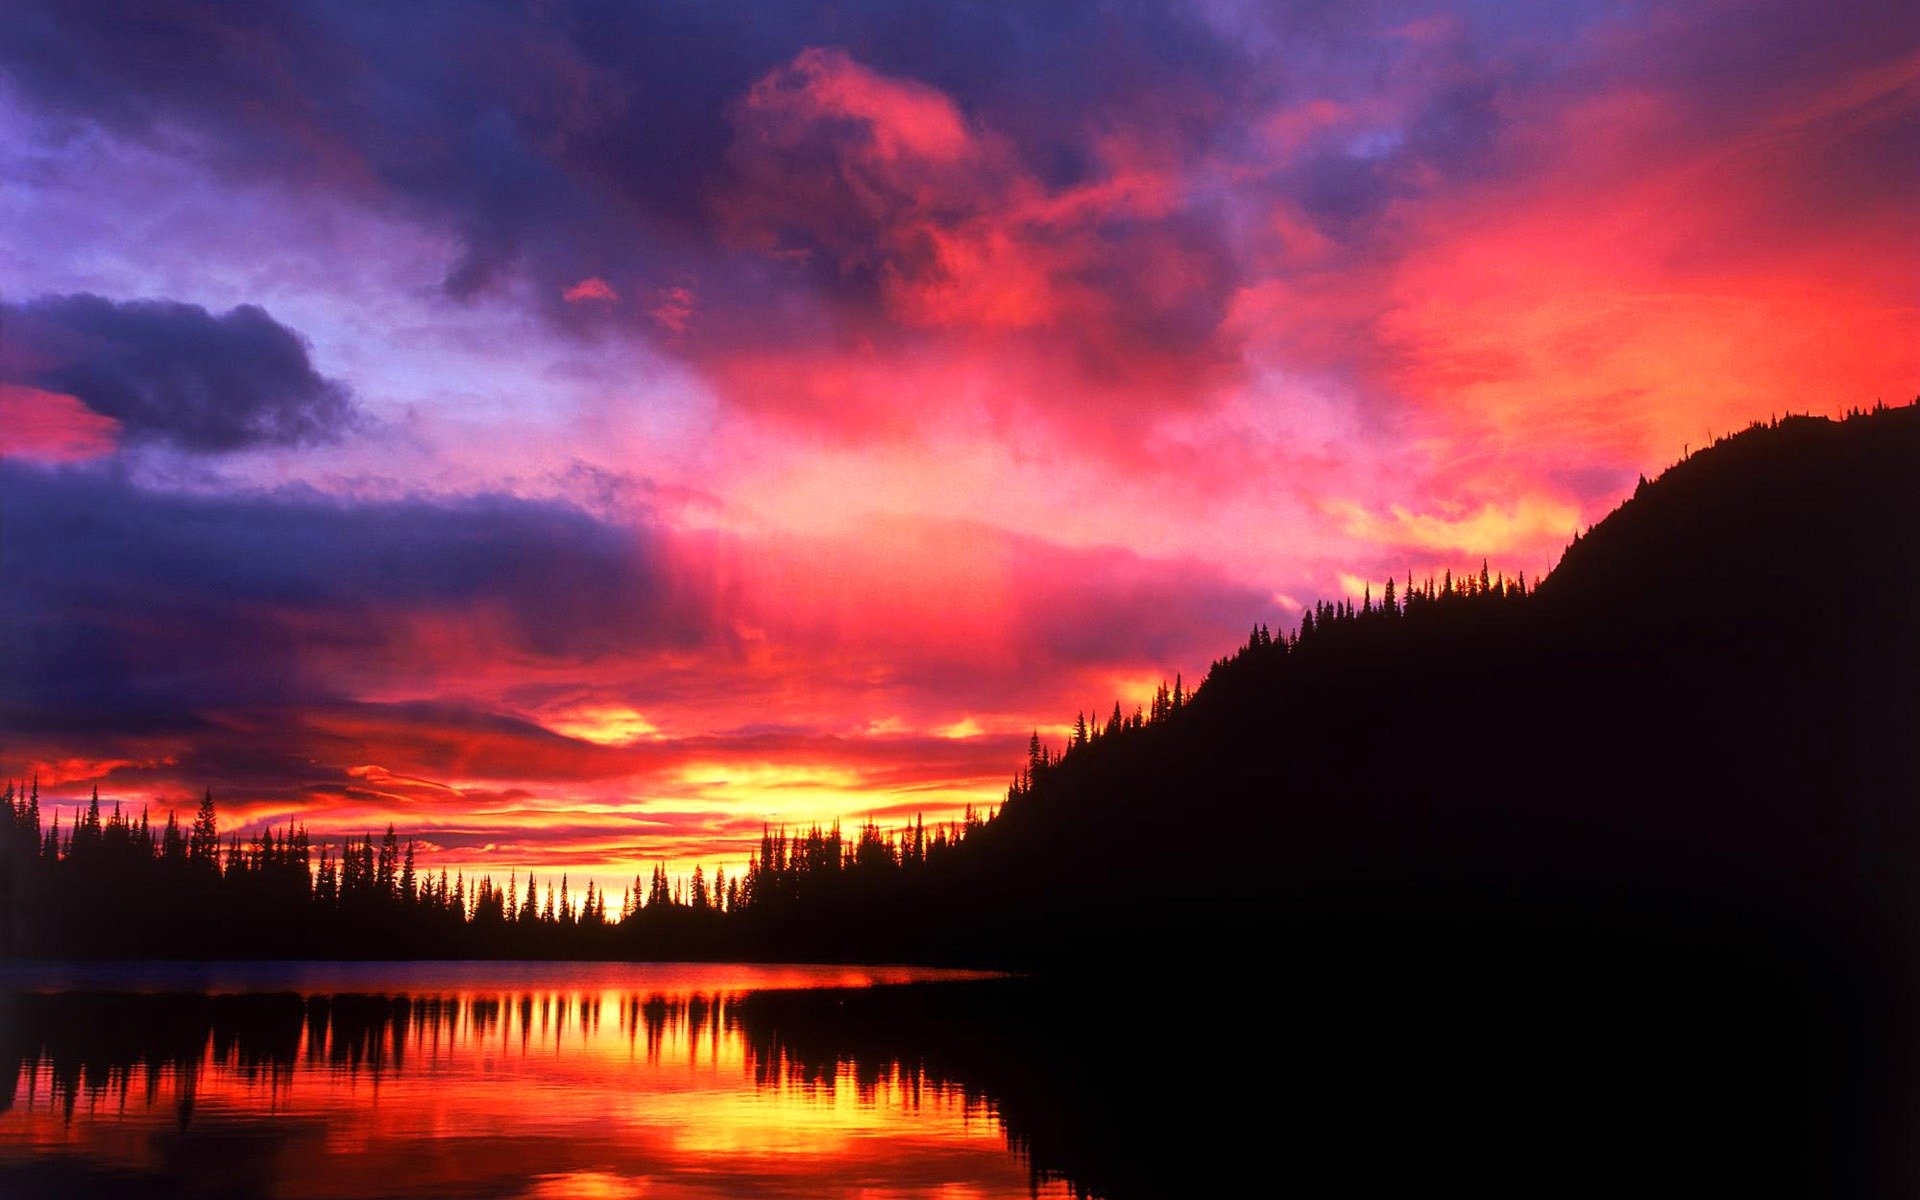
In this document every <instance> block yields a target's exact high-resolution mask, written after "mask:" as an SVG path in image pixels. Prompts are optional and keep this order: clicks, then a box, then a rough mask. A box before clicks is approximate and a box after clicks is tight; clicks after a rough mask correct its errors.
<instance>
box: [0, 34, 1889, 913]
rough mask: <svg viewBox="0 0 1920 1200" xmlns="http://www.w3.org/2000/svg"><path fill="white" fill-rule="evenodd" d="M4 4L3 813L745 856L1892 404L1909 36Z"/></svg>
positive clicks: (585, 855)
mask: <svg viewBox="0 0 1920 1200" xmlns="http://www.w3.org/2000/svg"><path fill="white" fill-rule="evenodd" d="M7 8H8V13H7V16H6V19H5V20H4V22H0V230H3V231H4V233H0V774H4V775H5V776H8V777H13V778H25V777H28V776H33V775H37V776H38V778H39V781H40V786H41V789H42V793H43V797H44V800H43V803H47V804H52V803H56V802H57V803H61V804H72V803H74V802H76V801H78V800H82V799H84V797H85V796H87V795H88V794H89V793H90V792H91V791H92V789H93V788H95V787H96V786H97V787H98V788H99V789H100V793H101V795H102V797H103V798H104V799H107V800H120V801H122V802H126V803H131V804H133V805H135V806H140V805H147V806H150V809H151V811H152V813H153V815H154V816H155V817H156V818H157V817H158V816H159V815H160V814H161V813H163V812H164V811H165V810H166V809H168V808H169V807H176V808H180V809H182V810H183V815H185V814H186V813H187V812H190V810H191V809H192V807H193V805H194V804H195V803H196V802H197V799H198V797H199V795H200V794H201V793H202V791H203V790H204V789H207V788H211V789H212V790H213V792H214V795H215V798H216V800H217V802H218V803H219V805H220V807H221V811H222V814H223V818H224V825H225V828H227V829H229V830H238V831H241V832H251V831H254V830H257V829H258V828H260V826H261V825H262V824H263V823H272V824H273V825H275V826H284V824H285V823H286V822H288V821H289V820H292V821H299V822H303V823H305V824H306V825H307V826H308V828H309V830H310V831H311V832H312V834H313V835H314V836H315V837H321V838H338V837H340V836H343V835H356V836H357V835H359V834H360V833H362V832H365V831H368V830H372V831H374V832H376V833H378V832H379V831H380V830H382V829H384V828H385V827H386V825H388V824H389V823H392V824H394V825H397V826H398V827H399V828H400V830H401V831H402V832H403V833H408V834H412V835H415V836H417V837H418V839H419V841H420V845H421V850H422V855H423V860H424V861H426V862H428V863H430V864H431V865H433V866H436V867H437V866H446V867H449V868H450V869H454V870H460V871H465V872H467V873H468V874H472V873H475V872H490V873H492V874H493V875H494V876H495V878H499V877H501V876H503V875H504V874H506V873H507V872H508V871H510V870H517V871H521V872H524V871H526V870H528V869H535V870H538V871H539V872H541V874H542V875H543V876H545V875H546V874H548V873H549V872H560V871H568V872H571V873H572V875H573V876H574V877H575V878H576V879H577V878H578V877H580V876H590V877H594V878H597V879H599V880H600V881H601V882H602V883H603V884H606V883H609V882H611V883H614V884H615V885H616V886H617V885H618V884H620V883H622V882H624V881H625V880H626V879H627V878H630V877H631V876H632V875H634V874H636V873H640V872H643V871H645V870H648V869H650V864H651V863H652V862H654V861H656V860H662V859H664V860H666V861H668V862H669V864H670V865H672V866H673V867H674V868H675V869H676V870H684V869H690V867H691V865H692V864H693V863H694V862H696V861H699V862H704V863H706V864H708V866H709V869H711V866H712V864H714V863H716V862H718V863H725V864H727V866H728V868H729V870H730V872H731V870H733V869H737V867H738V866H739V865H740V864H742V863H743V862H744V860H745V858H746V856H747V853H748V851H749V849H750V847H751V845H752V843H754V842H755V841H756V840H757V838H758V836H759V833H760V830H761V828H762V825H763V823H765V822H769V821H771V822H775V823H780V822H785V823H788V824H801V825H804V824H808V823H812V822H814V821H822V822H824V821H829V820H832V819H834V818H836V817H838V818H841V819H843V820H844V821H846V822H847V823H849V824H854V823H858V822H860V821H864V820H866V819H869V818H872V819H876V820H878V821H880V822H882V823H883V824H885V823H898V822H902V821H908V820H911V819H912V817H913V816H914V815H915V814H925V816H926V819H927V820H928V821H934V820H939V819H947V818H950V817H952V816H954V815H956V814H957V813H958V812H960V811H961V810H963V809H964V808H965V806H966V805H968V804H975V805H981V806H986V805H990V804H992V803H994V802H996V801H997V799H998V798H999V797H1000V796H1001V795H1002V794H1003V793H1004V790H1005V787H1006V785H1007V783H1008V781H1009V780H1010V779H1011V777H1012V776H1013V774H1014V772H1015V771H1016V770H1017V769H1018V767H1019V765H1020V763H1021V761H1022V759H1023V758H1024V755H1025V747H1026V743H1027V739H1028V736H1029V734H1030V733H1031V732H1032V731H1034V730H1036V729H1038V730H1039V731H1040V732H1041V733H1042V736H1043V737H1046V738H1049V739H1051V740H1054V741H1056V742H1057V741H1058V740H1059V739H1060V738H1061V737H1062V735H1063V732H1064V730H1065V729H1066V728H1067V727H1068V726H1070V725H1071V724H1072V721H1073V718H1074V715H1075V713H1076V712H1077V711H1080V710H1083V709H1084V710H1098V711H1101V712H1103V713H1104V712H1107V711H1109V710H1110V709H1111V706H1112V705H1113V704H1114V703H1115V701H1116V700H1118V701H1119V702H1120V703H1122V704H1123V705H1124V706H1125V707H1126V708H1127V709H1128V710H1129V711H1131V709H1132V708H1133V706H1134V705H1135V704H1137V703H1140V702H1143V701H1145V700H1146V699H1147V698H1148V697H1149V696H1150V694H1151V692H1152V690H1153V689H1154V687H1155V686H1156V685H1158V684H1159V683H1160V682H1161V681H1162V680H1171V679H1173V678H1174V677H1175V675H1176V674H1179V675H1181V676H1182V677H1183V678H1184V679H1185V681H1186V682H1187V683H1188V684H1189V685H1190V684H1191V683H1192V682H1193V681H1194V680H1196V679H1197V678H1198V677H1200V676H1201V675H1203V674H1204V672H1205V670H1206V667H1207V665H1208V663H1209V662H1210V661H1211V660H1212V659H1214V658H1216V657H1219V656H1220V655H1222V654H1224V653H1227V652H1228V651H1230V650H1231V649H1232V648H1233V647H1234V646H1235V645H1236V644H1237V643H1238V642H1240V641H1242V640H1244V638H1245V636H1246V632H1247V630H1248V629H1249V628H1250V627H1251V626H1252V625H1253V624H1255V623H1256V622H1263V623H1266V624H1268V625H1270V626H1272V627H1273V628H1275V629H1280V628H1287V627H1291V626H1292V625H1293V624H1294V623H1295V622H1296V621H1297V620H1298V616H1299V613H1300V611H1301V609H1302V607H1303V605H1305V604H1308V603H1310V602H1312V601H1313V600H1314V599H1315V598H1316V597H1319V598H1333V597H1338V596H1343V595H1350V594H1357V593H1358V592H1359V589H1360V588H1361V587H1362V586H1364V584H1365V581H1368V580H1373V581H1379V580H1383V579H1385V578H1386V577H1387V576H1388V575H1393V576H1395V577H1404V576H1405V575H1406V574H1407V573H1408V572H1412V573H1414V574H1416V575H1424V574H1426V573H1428V572H1430V571H1439V570H1444V569H1447V568H1449V567H1452V568H1473V569H1477V567H1478V564H1479V563H1480V561H1481V560H1482V559H1483V558H1484V559H1486V560H1487V561H1489V562H1490V563H1491V565H1492V567H1493V568H1494V569H1495V570H1501V571H1506V572H1508V573H1513V572H1525V573H1526V574H1527V576H1528V578H1529V579H1535V578H1538V577H1539V575H1540V574H1541V573H1542V572H1544V571H1546V570H1547V569H1548V568H1550V567H1551V565H1552V563H1553V562H1554V561H1555V559H1556V557H1557V556H1558V553H1559V551H1560V550H1561V549H1562V548H1563V547H1564V546H1565V545H1566V544H1567V542H1568V541H1569V540H1570V538H1571V536H1572V535H1573V534H1574V532H1575V531H1576V530H1578V529H1581V528H1584V527H1585V526H1586V525H1588V524H1591V523H1592V522H1594V521H1596V520H1598V519H1599V518H1600V517H1601V516H1603V515H1604V514H1605V513H1606V512H1607V511H1608V510H1609V509H1611V508H1612V507H1613V506H1614V505H1615V504H1617V503H1618V502H1619V501H1620V500H1621V499H1623V498H1624V497H1625V496H1626V495H1627V494H1628V493H1629V492H1630V491H1631V488H1632V485H1633V483H1634V481H1635V480H1636V478H1637V477H1638V475H1639V474H1641V473H1642V472H1645V473H1647V474H1653V473H1655V472H1657V471H1658V470H1659V469H1661V468H1662V467H1664V466H1666V465H1668V464H1670V463H1671V462H1673V461H1675V460H1676V459H1678V458H1679V457H1681V456H1682V455H1683V454H1684V453H1685V452H1686V451H1687V450H1688V449H1689V448H1698V447H1699V446H1701V445H1702V444H1704V443H1706V442H1707V441H1709V440H1710V439H1711V437H1713V436H1714V435H1715V434H1724V433H1726V432H1729V431H1732V430H1735V429H1737V428H1739V427H1741V426H1743V425H1745V424H1747V423H1749V422H1751V421H1753V420H1756V419H1766V418H1767V417H1769V416H1770V415H1772V414H1775V413H1784V412H1787V411H1795V412H1807V411H1811V412H1827V413H1831V412H1836V411H1839V410H1842V409H1845V408H1850V407H1856V406H1860V407H1864V406H1868V405H1871V404H1873V403H1875V402H1876V401H1886V402H1888V403H1902V402H1905V401H1907V400H1909V399H1911V398H1913V397H1914V396H1915V395H1916V393H1920V264H1917V262H1916V254H1915V250H1914V247H1915V245H1916V237H1915V234H1916V229H1915V218H1914V215H1913V214H1914V213H1916V212H1920V166H1917V165H1916V164H1920V12H1916V11H1915V10H1913V9H1912V8H1911V6H1905V5H1897V4H1886V3H1878V2H1875V3H1852V2H1850V0H1840V2H1833V0H1823V2H1821V3H1811V2H1797V3H1746V2H1733V0H1728V2H1715V0H1706V2H1699V0H1691V2H1686V3H1671V4H1657V3H1656V4H1638V3H1579V2H1571V3H1556V4H1547V5H1511V4H1496V3H1456V4H1417V3H1415V4H1400V3H1387V2H1381V3H1373V2H1367V0H1360V2H1347V3H1270V4H1253V3H1239V2H1235V0H1190V2H1188V3H1180V4H1164V5H1163V4H1154V3H1146V2H1134V3H1086V2H1082V0H1058V2H1052V3H1047V4H1033V3H1028V2H1019V0H1015V2H1008V3H995V2H992V0H976V2H973V3H964V4H963V3H954V2H946V3H939V2H932V0H885V2H879V0H832V2H821V3H781V2H776V0H767V2H764V3H758V4H753V5H746V4H716V3H712V2H711V0H701V2H694V0H684V2H683V0H655V2H650V3H611V2H607V3H591V2H584V0H544V2H537V3H504V2H502V3H473V4H400V5H378V4H338V3H318V2H313V0H267V2H257V0H256V2H250V3H235V4H224V3H208V2H204V0H175V2H172V3H166V4H154V3H122V2H119V0H100V2H98V3H88V4H72V3H65V2H59V0H53V2H48V3H38V2H36V0H16V2H15V3H12V4H9V5H8V6H7ZM69 816H70V810H69Z"/></svg>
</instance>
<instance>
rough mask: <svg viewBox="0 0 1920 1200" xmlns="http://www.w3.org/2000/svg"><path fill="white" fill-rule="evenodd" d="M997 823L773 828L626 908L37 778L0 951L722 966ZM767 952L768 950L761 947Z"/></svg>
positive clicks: (13, 864)
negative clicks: (44, 789)
mask: <svg viewBox="0 0 1920 1200" xmlns="http://www.w3.org/2000/svg"><path fill="white" fill-rule="evenodd" d="M987 819H988V818H987V817H984V816H981V815H979V814H977V813H975V812H974V811H973V810H971V809H969V810H968V812H967V815H966V817H965V818H964V819H962V820H960V821H955V822H942V823H936V824H933V825H928V824H927V823H926V822H925V821H924V819H920V818H916V819H915V820H914V822H913V823H912V824H910V825H908V826H905V827H904V828H901V829H897V830H889V829H883V828H881V827H880V826H879V825H878V824H876V823H874V822H871V821H869V822H867V823H865V824H863V825H861V826H860V827H859V829H858V830H857V832H856V833H855V834H854V835H853V836H851V837H848V836H846V835H844V834H843V833H842V831H841V827H840V825H839V823H838V822H837V821H836V822H834V823H833V824H831V825H830V826H827V827H826V828H821V827H819V826H814V827H812V828H810V829H808V830H807V831H805V832H804V833H791V832H789V831H788V830H786V829H785V828H778V829H776V828H772V827H769V828H767V829H766V830H765V832H764V834H763V836H762V838H761V841H760V845H759V848H758V850H757V852H756V853H755V854H754V855H753V856H752V858H751V859H750V861H749V862H748V864H747V867H746V869H745V870H743V871H740V872H738V873H737V874H735V875H734V876H732V877H729V876H728V875H727V873H726V870H725V868H724V867H717V868H716V869H715V870H714V871H713V873H712V874H711V875H709V874H708V873H707V871H706V869H705V867H704V866H703V865H700V866H695V868H694V869H693V872H692V874H691V875H690V876H688V877H685V878H680V877H675V876H673V875H670V874H669V872H668V871H667V868H666V866H665V864H659V865H656V866H655V867H654V868H653V870H652V872H651V874H650V876H648V877H647V878H646V879H645V880H644V881H643V879H642V878H641V877H639V876H636V877H635V878H634V880H633V883H632V885H631V886H630V887H628V888H626V889H624V890H623V892H622V894H621V895H620V896H619V897H617V898H616V897H614V896H612V895H611V889H604V888H601V887H599V886H597V885H596V883H594V882H593V881H591V880H589V881H588V882H587V884H586V886H585V887H584V888H575V887H574V886H573V885H572V881H571V880H570V878H569V876H568V875H567V874H565V873H561V874H559V875H558V877H557V878H556V877H555V876H554V875H552V874H549V875H548V876H547V877H546V878H545V879H542V878H540V877H539V876H537V875H536V874H535V873H533V872H531V871H529V872H527V873H526V875H525V876H524V877H523V876H522V875H520V874H519V873H518V872H514V873H511V874H509V875H508V877H507V879H506V880H505V881H504V882H502V881H498V880H496V879H495V878H494V877H493V876H492V875H491V874H482V875H480V876H478V877H476V878H468V877H467V875H466V874H465V873H464V872H456V873H453V874H452V875H451V876H450V875H449V873H448V871H447V870H446V869H445V868H442V869H440V870H439V871H437V872H436V871H431V870H428V869H424V868H422V866H421V864H420V848H419V843H418V841H417V840H416V839H414V838H406V839H404V840H403V839H402V838H401V836H400V835H399V833H398V831H397V830H396V829H395V828H394V827H393V826H391V825H389V826H388V828H387V830H386V833H385V834H384V835H383V836H381V837H378V838H376V837H375V836H374V835H373V834H372V833H368V834H366V835H364V836H362V837H360V838H357V839H348V840H346V841H344V842H342V843H340V844H338V845H337V846H336V845H332V844H319V843H316V841H315V840H314V839H313V838H312V837H311V835H310V834H309V833H308V831H307V829H306V828H305V827H304V826H303V825H300V824H298V823H296V822H292V821H289V822H288V823H287V824H286V825H285V826H283V827H272V826H269V827H266V828H262V829H259V830H257V831H256V832H254V833H252V834H250V835H248V836H246V837H244V838H243V837H241V836H240V835H238V834H234V833H226V834H224V835H223V833H222V830H221V826H220V815H219V810H218V807H217V805H216V804H215V801H214V797H213V793H212V792H211V791H210V790H209V791H207V792H206V793H205V794H204V796H203V797H202V799H201V802H200V805H199V808H198V811H197V812H196V813H195V815H194V817H193V819H192V821H191V822H190V823H188V824H185V825H182V824H181V823H180V821H179V819H178V817H177V815H176V814H175V813H173V812H171V811H170V812H169V813H168V814H167V817H166V820H165V822H164V823H163V824H162V823H156V822H154V821H153V820H152V819H151V818H150V815H149V813H148V810H147V809H145V808H142V809H141V810H140V811H139V812H138V814H137V815H135V814H133V813H131V812H130V811H129V809H128V808H126V807H125V806H123V805H121V804H119V803H112V804H110V805H104V804H103V802H102V800H101V798H100V793H99V789H98V788H95V789H94V790H93V793H92V796H91V797H90V799H89V800H88V802H87V804H86V806H85V808H84V809H83V810H81V811H80V812H79V813H78V814H76V815H74V816H72V817H70V818H69V819H68V820H67V821H66V822H65V824H64V825H63V823H62V818H61V814H60V812H59V811H58V810H57V809H56V810H55V811H54V812H53V813H52V814H51V815H49V814H48V813H46V812H44V811H43V807H42V803H41V795H40V786H39V781H38V779H37V778H35V779H32V780H27V781H19V782H11V783H8V784H7V785H6V787H5V790H4V791H3V792H0V954H4V955H5V956H10V957H26V956H39V957H53V958H65V957H73V958H92V957H182V958H199V957H234V958H302V957H340V958H392V957H527V958H554V957H584V958H603V957H604V958H613V957H630V958H649V957H676V958H678V957H696V958H698V957H714V956H721V955H734V954H742V953H756V952H757V951H756V949H755V947H756V945H757V941H756V931H757V930H759V929H761V928H763V927H766V926H769V925H780V924H784V923H786V922H788V921H790V920H791V919H792V914H793V913H795V912H799V911H802V910H807V909H809V908H812V907H816V906H818V905H819V904H820V903H822V902H823V901H829V902H830V901H832V900H834V899H835V898H838V897H842V896H844V895H851V894H860V895H863V896H864V895H867V894H870V893H872V892H874V891H875V890H876V889H878V890H885V889H886V888H888V887H890V886H894V885H895V884H896V883H897V882H898V881H899V880H900V879H903V878H906V877H912V876H915V875H919V874H922V873H924V872H926V871H928V870H930V869H932V868H934V867H937V866H938V865H940V864H941V863H943V862H945V861H946V860H947V859H949V858H950V857H951V856H952V855H953V854H954V853H955V852H956V851H957V850H958V848H959V847H960V845H961V843H962V842H963V841H965V840H966V838H967V837H968V836H969V835H970V834H972V833H973V832H975V831H977V830H978V829H980V828H981V827H982V826H983V825H984V824H985V822H986V820H987ZM768 949H769V951H771V950H772V948H771V947H769V948H768Z"/></svg>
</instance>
